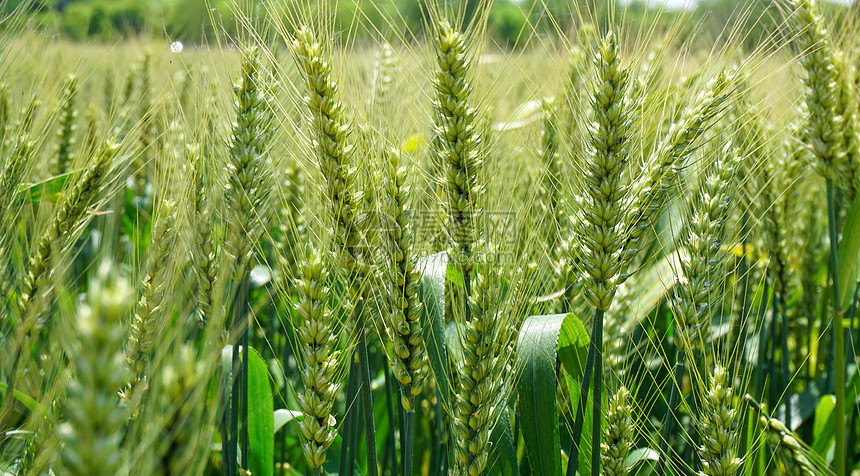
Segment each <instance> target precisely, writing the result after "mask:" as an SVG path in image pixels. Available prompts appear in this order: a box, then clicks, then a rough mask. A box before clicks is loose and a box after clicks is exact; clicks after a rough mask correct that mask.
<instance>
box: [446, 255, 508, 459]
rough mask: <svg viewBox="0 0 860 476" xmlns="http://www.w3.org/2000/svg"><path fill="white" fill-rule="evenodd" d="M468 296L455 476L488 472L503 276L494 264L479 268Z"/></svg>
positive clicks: (499, 370) (457, 408) (498, 371)
mask: <svg viewBox="0 0 860 476" xmlns="http://www.w3.org/2000/svg"><path fill="white" fill-rule="evenodd" d="M476 278H477V279H476V282H475V286H474V288H473V290H472V291H473V293H472V296H471V319H469V320H468V321H466V323H465V324H466V326H465V327H466V328H465V330H464V331H463V365H462V368H461V369H460V372H459V373H458V375H459V380H460V383H459V386H458V388H459V391H458V392H457V395H456V403H455V405H454V415H453V420H454V432H455V434H456V435H457V442H456V443H457V446H456V448H455V450H454V457H455V461H454V463H455V464H454V474H464V475H470V476H478V475H480V474H483V473H484V470H485V469H486V468H487V461H488V458H489V455H490V447H489V439H490V431H491V430H492V427H493V424H494V423H495V421H496V420H495V417H496V415H495V412H496V411H498V410H497V409H498V407H497V404H498V403H499V402H500V401H501V398H502V395H503V393H504V392H501V391H500V390H501V383H502V379H501V373H502V372H503V369H504V368H505V365H504V361H503V360H502V359H501V358H499V352H498V349H500V348H501V347H500V345H499V344H500V340H498V339H499V332H500V326H502V325H503V324H502V323H501V322H500V318H499V315H498V310H499V304H500V303H501V292H502V290H501V286H500V283H501V275H500V272H499V267H498V266H481V267H480V268H479V269H478V273H477V276H476Z"/></svg>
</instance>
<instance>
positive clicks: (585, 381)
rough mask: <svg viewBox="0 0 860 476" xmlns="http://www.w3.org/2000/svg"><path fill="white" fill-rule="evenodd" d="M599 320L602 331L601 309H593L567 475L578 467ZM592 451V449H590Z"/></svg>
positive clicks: (574, 472)
mask: <svg viewBox="0 0 860 476" xmlns="http://www.w3.org/2000/svg"><path fill="white" fill-rule="evenodd" d="M598 321H599V322H600V323H601V325H600V331H601V333H602V331H603V310H602V309H595V310H594V322H593V323H592V325H591V342H589V344H588V353H587V354H586V356H585V369H583V372H582V385H581V386H580V387H579V401H578V402H577V403H576V417H575V418H574V420H573V434H572V435H571V436H572V438H571V443H570V452H569V453H568V454H569V455H570V458H569V459H568V464H567V472H566V475H567V476H574V475H576V471H577V469H579V437H580V436H581V435H582V424H583V417H584V415H583V414H584V413H585V402H586V400H587V399H588V389H589V387H590V385H591V374H592V372H593V371H594V360H595V354H596V353H597V332H598V329H597V322H598ZM592 451H593V450H592ZM597 474H599V473H597Z"/></svg>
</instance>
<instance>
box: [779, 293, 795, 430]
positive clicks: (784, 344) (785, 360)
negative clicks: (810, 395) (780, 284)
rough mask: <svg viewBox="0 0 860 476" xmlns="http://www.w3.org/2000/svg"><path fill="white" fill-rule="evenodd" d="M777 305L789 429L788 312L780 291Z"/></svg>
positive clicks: (786, 424) (786, 418) (786, 422)
mask: <svg viewBox="0 0 860 476" xmlns="http://www.w3.org/2000/svg"><path fill="white" fill-rule="evenodd" d="M776 305H778V306H779V310H780V311H781V312H782V333H781V334H782V335H781V336H780V337H781V339H780V340H781V341H782V348H781V349H780V352H781V353H782V378H783V384H784V385H783V389H784V391H785V426H786V427H788V428H789V429H791V426H792V425H791V374H790V372H791V370H790V367H789V365H788V364H789V362H790V358H789V353H788V312H787V311H786V309H785V297H784V296H783V295H782V292H780V293H779V299H778V300H777V304H776Z"/></svg>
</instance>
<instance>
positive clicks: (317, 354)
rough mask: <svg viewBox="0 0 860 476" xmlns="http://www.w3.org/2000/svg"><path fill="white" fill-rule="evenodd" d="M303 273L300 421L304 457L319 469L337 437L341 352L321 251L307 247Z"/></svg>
mask: <svg viewBox="0 0 860 476" xmlns="http://www.w3.org/2000/svg"><path fill="white" fill-rule="evenodd" d="M300 273H301V274H300V277H299V278H298V279H296V282H295V289H296V293H297V295H298V302H297V304H296V305H295V309H296V312H297V313H298V314H299V316H301V318H302V320H301V321H299V323H298V325H297V329H296V332H297V333H298V336H299V339H300V340H301V342H302V344H303V346H302V349H301V353H302V355H303V356H304V359H303V361H304V368H303V369H302V374H301V375H302V382H303V383H304V392H302V393H299V395H298V398H299V405H300V407H301V408H302V412H303V413H304V414H305V419H304V420H302V421H300V422H299V429H300V430H301V433H302V436H303V437H304V439H305V443H304V445H303V450H304V454H305V458H307V460H308V462H309V463H310V464H311V466H313V467H314V468H320V467H322V465H323V463H325V460H326V451H327V450H328V448H329V447H330V446H331V444H332V442H334V439H335V436H337V423H336V421H335V417H334V415H333V414H332V410H333V408H334V404H335V398H336V397H337V394H338V389H339V384H338V381H339V378H338V368H339V366H340V355H341V352H340V351H339V350H335V343H336V342H337V340H338V339H337V331H336V323H335V321H334V318H333V316H332V312H331V310H330V309H329V308H328V305H327V302H328V300H329V294H330V292H329V288H328V281H329V278H328V271H327V270H326V267H325V264H324V262H323V258H322V254H321V253H319V252H318V251H316V250H314V249H313V248H310V247H308V249H307V253H306V257H305V260H304V262H303V263H302V264H301V267H300Z"/></svg>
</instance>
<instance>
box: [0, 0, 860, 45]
mask: <svg viewBox="0 0 860 476" xmlns="http://www.w3.org/2000/svg"><path fill="white" fill-rule="evenodd" d="M616 1H617V3H616V8H618V9H626V12H625V13H624V15H625V19H626V21H628V22H629V23H640V24H647V26H648V27H649V28H650V27H651V26H654V27H656V28H657V30H658V31H659V30H660V29H661V28H662V27H667V26H668V25H670V24H671V23H672V20H673V19H674V17H676V16H677V15H679V14H680V10H671V9H670V10H667V11H664V12H663V13H662V14H660V15H657V14H656V11H657V10H658V9H657V8H656V7H655V6H654V5H658V4H659V2H656V1H652V3H651V5H652V6H651V7H650V8H648V7H646V4H645V3H644V1H643V0H630V1H629V2H628V1H618V0H616ZM851 1H852V0H843V2H844V3H848V2H851ZM234 3H235V2H234V0H210V1H208V2H207V1H206V0H148V1H147V0H5V4H3V1H2V0H0V4H3V5H2V8H3V10H4V11H5V13H9V12H11V11H13V10H15V9H16V8H21V7H22V6H23V7H24V8H26V9H27V10H30V12H29V13H30V15H29V18H31V26H32V27H34V28H55V29H56V30H57V31H59V32H60V33H61V34H62V35H63V36H64V37H66V38H69V39H72V40H78V41H83V40H96V41H116V40H117V39H120V38H123V37H128V36H138V35H155V36H160V37H163V38H166V39H169V40H171V41H172V40H179V41H183V42H187V43H202V42H206V41H212V40H213V39H214V37H215V36H216V35H218V34H227V35H231V36H232V35H234V34H235V33H236V30H237V22H236V21H235V18H234V17H233V12H232V9H231V7H230V5H232V4H234ZM238 3H239V4H245V5H247V6H250V7H251V8H250V10H253V9H254V4H255V3H259V0H238ZM302 3H304V4H314V3H316V4H317V5H318V8H320V9H325V11H327V12H333V13H334V15H335V18H336V19H335V26H336V31H347V30H349V28H348V27H349V26H350V25H351V24H353V19H354V18H361V19H363V20H362V22H363V26H362V27H361V28H359V29H358V31H357V32H355V31H354V30H353V34H352V35H351V40H353V41H359V42H360V41H362V40H363V39H364V38H366V37H368V36H369V32H371V31H377V30H378V31H381V32H384V33H388V34H389V35H390V36H391V37H401V38H409V39H412V38H421V36H422V34H423V31H424V26H423V24H424V18H425V14H426V12H425V10H424V8H423V7H422V5H423V1H421V0H319V1H318V2H313V1H302ZM481 3H482V2H481V1H480V0H451V4H452V6H453V8H456V9H457V10H458V11H462V12H465V14H466V16H467V17H468V16H469V15H471V14H472V13H473V12H475V11H476V10H477V7H478V6H479V4H481ZM576 3H577V2H572V1H570V0H519V1H514V0H495V2H494V6H493V8H492V10H491V13H490V16H489V18H488V29H487V31H488V34H489V36H490V39H491V40H492V41H494V42H495V43H497V44H498V45H499V46H501V47H504V48H512V47H517V46H521V45H519V44H518V42H517V39H518V37H519V35H520V32H521V31H522V30H523V28H525V29H526V30H531V29H532V28H534V29H536V30H537V31H538V32H541V31H545V32H554V31H558V29H561V30H562V31H568V30H569V29H570V28H571V27H572V26H574V25H576V24H577V23H579V22H580V21H581V20H580V19H579V15H578V13H577V11H597V12H598V13H597V15H598V18H590V19H588V20H589V21H594V22H601V21H604V19H605V18H600V17H599V16H601V15H602V16H604V17H605V16H606V15H607V12H608V10H609V7H608V6H607V5H609V4H610V3H609V2H594V3H593V4H591V5H586V4H584V3H583V2H579V4H580V6H578V7H577V6H576ZM670 3H671V4H678V1H673V2H670ZM858 4H860V0H853V6H848V8H852V9H854V10H855V11H860V8H859V7H858ZM595 5H598V6H600V7H602V9H603V10H604V11H603V12H602V13H601V12H600V9H599V8H598V9H595V8H594V6H595ZM775 8H777V7H775V6H773V3H771V2H769V1H765V0H746V1H740V2H738V1H735V0H700V1H699V2H698V4H697V6H696V8H695V9H694V10H693V11H692V12H689V13H690V14H691V15H693V16H694V17H695V18H696V20H697V21H696V22H695V24H696V25H697V29H698V30H699V31H705V32H708V31H712V32H715V33H718V32H720V31H722V29H723V28H724V27H725V25H726V24H727V23H728V21H729V20H730V19H731V18H732V17H746V18H747V20H746V22H747V25H746V26H747V28H744V29H743V31H744V32H745V33H746V34H748V35H747V38H746V43H747V44H750V45H753V44H758V40H760V39H761V37H762V35H763V34H766V33H768V32H770V31H772V30H773V29H774V28H775V25H776V21H775V20H774V19H775V18H780V17H781V15H780V14H779V12H777V11H773V10H774V9H775ZM830 8H845V5H843V4H835V3H834V4H832V5H831V6H830ZM257 10H258V11H261V12H262V11H264V9H262V8H257ZM357 14H358V15H359V16H358V17H356V15H357ZM550 18H552V19H553V21H552V22H550V21H549V19H550ZM213 20H214V21H213ZM651 23H654V25H651ZM214 25H219V27H218V28H215V27H214ZM643 30H644V28H643V29H640V31H643ZM526 36H527V35H526Z"/></svg>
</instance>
